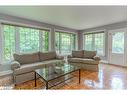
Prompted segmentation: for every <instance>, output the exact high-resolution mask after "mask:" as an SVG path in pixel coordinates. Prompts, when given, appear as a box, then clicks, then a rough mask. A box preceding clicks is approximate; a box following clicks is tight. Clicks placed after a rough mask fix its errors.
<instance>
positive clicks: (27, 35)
mask: <svg viewBox="0 0 127 95" xmlns="http://www.w3.org/2000/svg"><path fill="white" fill-rule="evenodd" d="M19 33H20V37H19V38H20V41H19V42H20V52H21V53H31V52H36V51H39V30H36V29H30V28H23V27H20V28H19Z"/></svg>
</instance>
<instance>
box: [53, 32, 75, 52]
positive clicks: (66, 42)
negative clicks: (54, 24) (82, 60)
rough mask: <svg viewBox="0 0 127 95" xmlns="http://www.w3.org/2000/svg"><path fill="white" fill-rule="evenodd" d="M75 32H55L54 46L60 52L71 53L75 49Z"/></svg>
mask: <svg viewBox="0 0 127 95" xmlns="http://www.w3.org/2000/svg"><path fill="white" fill-rule="evenodd" d="M75 37H76V36H75V34H72V33H65V32H55V47H56V51H57V52H58V53H60V54H68V53H71V51H72V50H74V49H75Z"/></svg>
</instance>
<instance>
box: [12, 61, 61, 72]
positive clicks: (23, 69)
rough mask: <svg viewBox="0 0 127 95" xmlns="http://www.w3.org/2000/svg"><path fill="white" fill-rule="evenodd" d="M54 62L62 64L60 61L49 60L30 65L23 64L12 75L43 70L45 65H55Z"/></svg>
mask: <svg viewBox="0 0 127 95" xmlns="http://www.w3.org/2000/svg"><path fill="white" fill-rule="evenodd" d="M56 62H62V60H49V61H43V62H36V63H31V64H24V65H22V66H21V67H20V68H17V69H15V71H14V74H22V73H26V72H32V71H34V70H35V69H40V68H43V67H44V66H45V65H47V66H49V65H52V64H55V63H56Z"/></svg>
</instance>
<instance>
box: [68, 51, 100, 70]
mask: <svg viewBox="0 0 127 95" xmlns="http://www.w3.org/2000/svg"><path fill="white" fill-rule="evenodd" d="M67 59H68V62H69V63H70V64H73V65H76V66H79V67H80V68H83V69H86V70H91V71H98V64H99V61H100V57H99V56H97V55H96V51H86V50H79V51H72V54H71V55H68V58H67Z"/></svg>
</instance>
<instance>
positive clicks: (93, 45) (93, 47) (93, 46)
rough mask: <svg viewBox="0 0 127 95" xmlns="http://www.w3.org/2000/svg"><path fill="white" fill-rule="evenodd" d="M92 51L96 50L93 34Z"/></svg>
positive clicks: (93, 35)
mask: <svg viewBox="0 0 127 95" xmlns="http://www.w3.org/2000/svg"><path fill="white" fill-rule="evenodd" d="M92 50H95V34H92Z"/></svg>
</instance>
